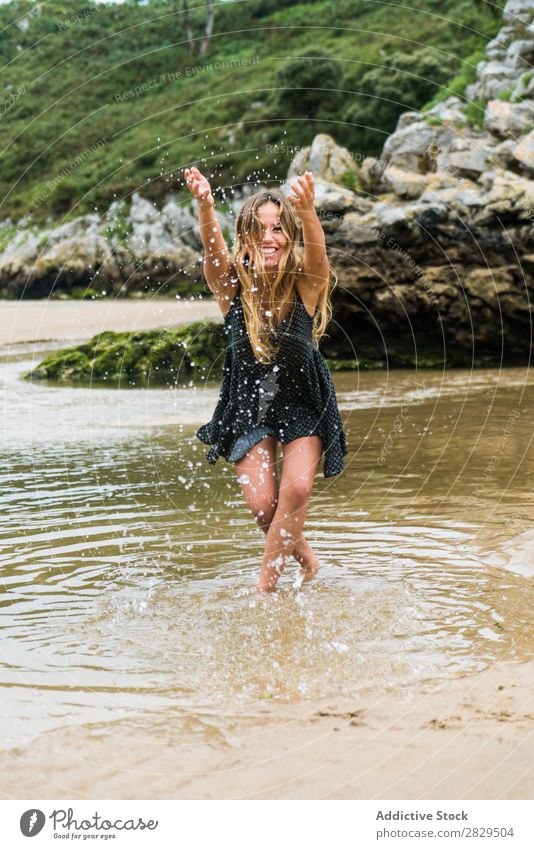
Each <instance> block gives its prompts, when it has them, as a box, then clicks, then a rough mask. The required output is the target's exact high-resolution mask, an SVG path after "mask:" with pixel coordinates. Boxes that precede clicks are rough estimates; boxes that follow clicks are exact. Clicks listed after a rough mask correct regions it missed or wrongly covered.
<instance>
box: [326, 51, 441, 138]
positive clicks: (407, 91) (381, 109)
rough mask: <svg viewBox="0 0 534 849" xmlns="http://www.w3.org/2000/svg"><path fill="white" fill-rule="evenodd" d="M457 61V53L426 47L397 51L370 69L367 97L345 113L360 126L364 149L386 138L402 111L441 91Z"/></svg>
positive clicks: (362, 87) (364, 85)
mask: <svg viewBox="0 0 534 849" xmlns="http://www.w3.org/2000/svg"><path fill="white" fill-rule="evenodd" d="M455 64H456V61H455V60H454V58H453V57H450V56H443V55H441V56H440V55H439V53H438V52H437V51H435V50H434V49H432V48H424V49H423V50H418V51H416V52H415V53H412V54H406V53H400V52H398V53H393V54H392V56H391V57H390V58H389V59H388V60H387V61H386V62H384V63H383V65H379V66H378V67H376V68H373V69H372V70H370V71H367V73H366V74H364V76H363V77H362V79H361V81H360V83H359V93H360V94H361V95H363V97H362V98H360V99H359V100H357V101H355V102H354V103H352V104H351V105H350V106H348V108H347V109H346V110H345V112H344V113H343V118H344V120H345V121H347V122H348V123H350V124H353V125H355V126H359V127H360V131H359V132H360V135H361V137H362V143H363V147H364V150H365V151H369V152H372V151H373V150H374V149H375V147H378V146H379V145H380V143H381V141H383V137H384V131H385V132H386V133H388V134H389V133H391V132H393V130H394V129H395V126H396V123H397V120H398V118H399V115H400V114H401V113H402V112H405V111H406V110H407V109H418V108H419V107H420V105H421V104H422V103H424V102H425V101H426V100H428V98H429V97H430V96H431V95H432V94H433V93H434V92H435V91H436V90H438V91H439V89H440V87H441V85H442V84H444V83H445V82H446V81H447V80H448V79H449V78H450V76H451V74H452V73H453V72H454V66H455Z"/></svg>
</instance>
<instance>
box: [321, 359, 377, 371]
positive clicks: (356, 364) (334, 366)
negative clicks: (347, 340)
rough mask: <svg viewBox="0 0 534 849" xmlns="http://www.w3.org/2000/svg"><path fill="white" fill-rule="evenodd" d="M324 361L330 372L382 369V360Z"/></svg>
mask: <svg viewBox="0 0 534 849" xmlns="http://www.w3.org/2000/svg"><path fill="white" fill-rule="evenodd" d="M325 359H326V364H327V366H328V368H329V369H330V371H332V372H334V371H358V370H359V369H378V368H384V365H385V363H384V361H383V360H369V359H365V358H363V359H362V358H360V359H355V360H334V359H329V358H325Z"/></svg>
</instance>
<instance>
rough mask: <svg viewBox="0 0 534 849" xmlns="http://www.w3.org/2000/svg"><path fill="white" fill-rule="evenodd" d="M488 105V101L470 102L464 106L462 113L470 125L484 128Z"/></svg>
mask: <svg viewBox="0 0 534 849" xmlns="http://www.w3.org/2000/svg"><path fill="white" fill-rule="evenodd" d="M487 105H488V101H487V99H484V100H470V101H468V103H466V104H465V105H464V106H462V112H463V113H464V115H465V117H466V118H467V120H468V122H469V123H470V124H473V125H474V126H475V127H480V128H481V129H482V127H483V126H484V113H485V111H486V106H487Z"/></svg>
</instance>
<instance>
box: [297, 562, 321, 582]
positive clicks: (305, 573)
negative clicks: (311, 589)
mask: <svg viewBox="0 0 534 849" xmlns="http://www.w3.org/2000/svg"><path fill="white" fill-rule="evenodd" d="M319 566H320V564H319V561H318V560H316V561H315V562H313V563H311V564H309V565H308V566H301V567H300V569H299V575H301V576H302V583H304V582H305V581H312V580H313V579H314V578H315V576H316V574H317V572H318V571H319Z"/></svg>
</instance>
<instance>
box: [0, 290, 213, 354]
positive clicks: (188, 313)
mask: <svg viewBox="0 0 534 849" xmlns="http://www.w3.org/2000/svg"><path fill="white" fill-rule="evenodd" d="M205 318H212V319H219V318H220V319H221V320H222V316H221V311H220V309H219V307H218V306H217V303H216V302H215V300H213V299H211V300H210V299H209V298H207V297H206V298H205V299H204V300H199V299H198V298H192V299H191V300H190V299H188V298H183V299H181V300H176V299H169V298H167V299H165V300H155V299H152V300H149V299H135V300H125V299H123V300H109V301H107V300H100V301H46V300H42V301H29V300H28V301H5V300H3V301H0V345H15V344H17V343H22V342H45V341H55V340H62V341H65V342H69V341H74V340H79V339H90V338H91V337H92V336H94V335H95V334H97V333H102V332H104V331H105V330H116V331H123V330H132V331H134V330H150V329H153V328H160V327H179V326H180V325H182V324H188V323H189V322H191V321H201V320H203V319H205Z"/></svg>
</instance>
